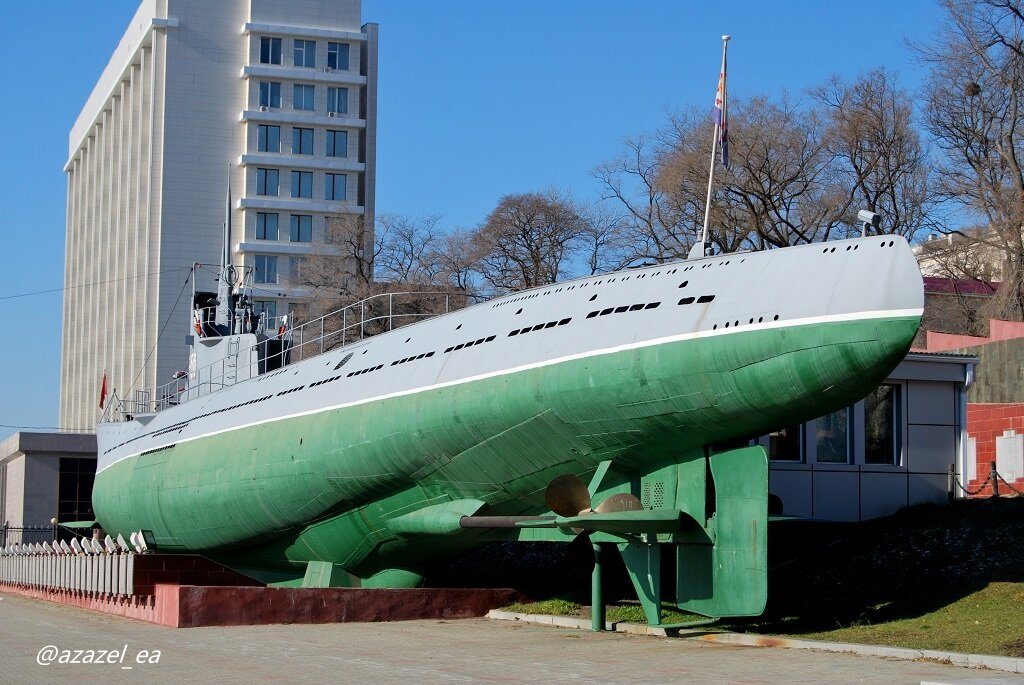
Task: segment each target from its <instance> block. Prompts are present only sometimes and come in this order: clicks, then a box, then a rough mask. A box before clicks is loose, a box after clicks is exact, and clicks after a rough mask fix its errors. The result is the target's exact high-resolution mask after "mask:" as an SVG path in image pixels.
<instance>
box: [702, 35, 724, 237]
mask: <svg viewBox="0 0 1024 685" xmlns="http://www.w3.org/2000/svg"><path fill="white" fill-rule="evenodd" d="M729 39H730V36H728V35H725V36H722V70H721V76H720V77H719V78H720V79H722V85H723V88H724V86H725V82H724V79H725V51H726V50H727V49H728V48H729ZM722 96H723V103H722V106H723V107H725V102H724V97H725V93H724V92H723V93H722ZM722 114H723V116H724V115H725V113H724V112H723V113H722ZM718 136H719V128H718V121H715V136H714V138H713V139H712V140H711V168H710V169H709V170H708V195H707V199H705V201H704V227H703V228H702V229H701V232H700V243H701V255H700V256H702V257H703V256H704V254H705V251H706V250H707V242H708V222H709V221H710V220H711V189H712V188H713V187H714V184H715V154H716V153H717V152H718Z"/></svg>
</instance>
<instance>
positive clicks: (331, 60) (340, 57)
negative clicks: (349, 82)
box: [327, 43, 348, 71]
mask: <svg viewBox="0 0 1024 685" xmlns="http://www.w3.org/2000/svg"><path fill="white" fill-rule="evenodd" d="M327 66H328V67H330V68H331V69H340V70H342V71H348V43H328V44H327Z"/></svg>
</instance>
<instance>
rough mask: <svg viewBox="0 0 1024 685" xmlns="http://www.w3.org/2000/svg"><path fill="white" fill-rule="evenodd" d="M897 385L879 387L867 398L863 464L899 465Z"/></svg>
mask: <svg viewBox="0 0 1024 685" xmlns="http://www.w3.org/2000/svg"><path fill="white" fill-rule="evenodd" d="M899 391H900V388H899V386H898V385H880V386H878V387H877V388H875V389H874V390H873V391H872V392H871V394H870V395H868V396H867V397H865V398H864V463H865V464H894V465H895V464H899V455H900V432H901V431H900V416H899V399H900V392H899Z"/></svg>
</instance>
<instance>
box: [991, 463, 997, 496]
mask: <svg viewBox="0 0 1024 685" xmlns="http://www.w3.org/2000/svg"><path fill="white" fill-rule="evenodd" d="M988 479H989V480H990V481H991V482H992V496H993V497H999V473H998V472H997V471H996V463H995V462H994V461H993V462H989V470H988Z"/></svg>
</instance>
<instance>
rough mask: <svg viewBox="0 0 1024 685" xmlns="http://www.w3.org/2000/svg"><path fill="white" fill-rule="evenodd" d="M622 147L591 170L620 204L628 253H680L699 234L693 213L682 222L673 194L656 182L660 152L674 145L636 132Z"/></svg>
mask: <svg viewBox="0 0 1024 685" xmlns="http://www.w3.org/2000/svg"><path fill="white" fill-rule="evenodd" d="M687 114H688V115H689V116H692V115H693V113H692V112H689V113H687ZM692 128H693V127H692V126H689V125H682V126H680V129H681V130H686V131H689V130H691V129H692ZM624 147H625V149H624V150H623V152H622V154H621V155H620V156H619V157H618V158H616V159H614V160H611V161H609V162H606V163H604V164H602V165H600V166H599V167H597V168H596V169H595V170H594V171H593V175H594V177H595V178H597V180H598V181H599V182H600V184H601V196H602V199H604V200H606V201H608V202H609V203H611V204H612V205H613V206H616V207H617V208H621V210H622V213H623V218H622V233H623V236H624V237H625V238H626V240H627V242H628V243H629V244H631V245H632V246H633V247H632V255H630V256H631V257H632V258H633V259H636V260H644V259H649V260H654V261H664V260H666V259H674V258H679V257H685V256H686V254H687V253H688V252H689V249H690V247H691V246H692V245H693V243H694V242H695V241H696V236H697V235H699V231H700V228H699V224H698V225H697V227H696V231H695V225H694V222H693V220H692V216H691V217H690V219H691V220H690V221H688V222H687V221H686V219H685V218H684V212H681V211H680V209H679V207H678V206H677V205H676V204H675V203H673V202H672V200H673V199H674V197H678V195H674V194H673V192H666V190H665V188H664V185H665V184H663V183H660V182H659V176H660V171H661V167H662V162H661V160H662V156H663V155H664V154H665V153H666V152H671V151H672V150H674V149H675V146H674V145H673V144H671V143H666V142H665V141H664V140H660V139H659V138H658V137H647V136H638V137H636V138H632V139H630V140H627V141H626V143H625V146H624ZM701 207H702V209H703V205H701Z"/></svg>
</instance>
